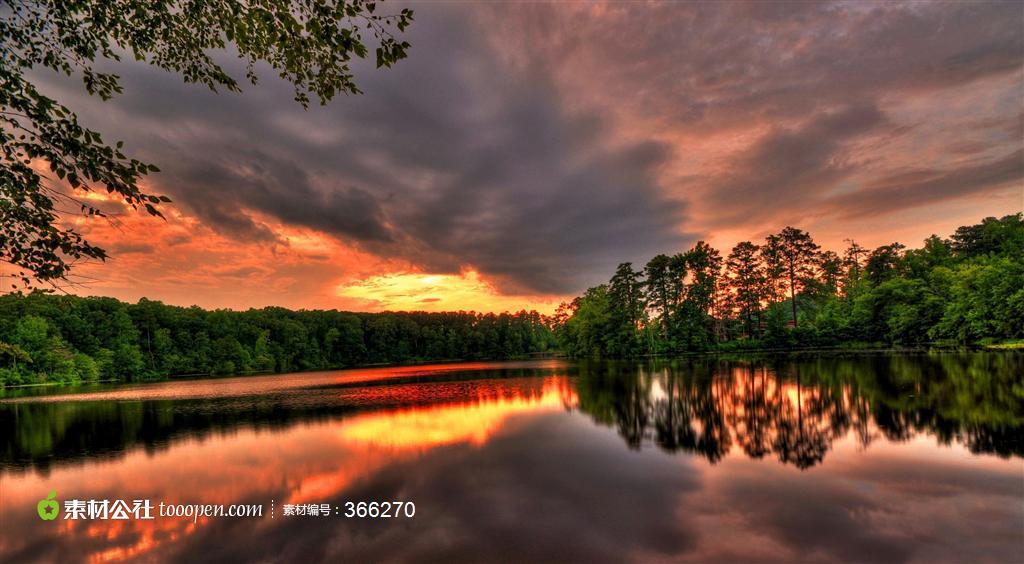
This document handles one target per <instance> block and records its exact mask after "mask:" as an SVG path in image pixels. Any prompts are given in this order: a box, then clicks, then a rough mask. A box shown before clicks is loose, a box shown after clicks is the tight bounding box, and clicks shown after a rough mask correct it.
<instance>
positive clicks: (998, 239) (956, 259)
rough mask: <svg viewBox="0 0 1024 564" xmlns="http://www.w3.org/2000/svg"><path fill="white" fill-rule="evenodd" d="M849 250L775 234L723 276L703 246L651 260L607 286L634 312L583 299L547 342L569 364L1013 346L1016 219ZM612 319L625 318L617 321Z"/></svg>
mask: <svg viewBox="0 0 1024 564" xmlns="http://www.w3.org/2000/svg"><path fill="white" fill-rule="evenodd" d="M848 242H849V247H848V248H847V249H846V250H845V252H844V253H843V255H842V257H841V256H840V255H839V254H838V253H836V252H833V251H820V250H819V246H818V244H817V243H815V242H814V240H813V238H812V237H811V235H810V234H808V233H806V232H804V231H801V230H799V229H795V228H792V227H786V228H785V229H783V230H782V231H781V232H780V233H778V234H772V235H769V236H768V237H767V238H766V239H765V242H764V243H763V244H761V245H757V244H754V243H752V242H750V241H743V242H741V243H739V244H737V245H736V246H735V247H734V248H733V249H732V251H731V252H730V253H729V255H728V257H727V258H726V260H725V261H724V265H723V262H722V260H721V258H720V256H719V254H718V251H716V250H714V249H712V248H711V247H710V246H708V245H707V244H706V243H704V242H698V243H697V244H696V245H695V246H694V247H693V248H692V249H690V250H689V251H687V252H686V253H681V254H676V255H673V256H671V257H670V256H668V255H664V254H662V255H658V256H656V257H654V258H653V259H651V261H650V262H648V263H647V266H646V267H645V268H644V271H643V272H642V273H636V272H633V271H632V268H631V267H629V265H628V264H625V265H621V266H620V267H619V271H618V272H617V273H616V276H615V277H614V278H613V279H612V283H611V284H610V286H609V287H629V288H632V287H635V286H641V287H643V288H645V290H646V291H645V292H644V293H643V295H642V296H641V297H642V302H643V303H641V304H639V305H638V304H637V303H636V302H635V299H634V297H633V296H635V295H637V294H635V293H623V292H621V291H607V289H606V287H605V286H600V287H598V288H592V289H591V290H589V291H588V292H587V293H586V294H585V295H584V296H583V297H582V298H578V299H577V300H576V301H574V302H573V303H572V304H571V306H566V307H565V308H564V310H563V314H564V315H563V316H562V317H559V318H558V319H557V321H558V323H556V327H555V331H556V334H557V335H558V337H559V339H560V342H561V343H562V346H563V348H564V350H565V351H566V352H567V353H569V354H571V355H575V356H580V357H613V358H614V357H628V356H638V355H645V354H659V353H679V352H687V351H705V350H713V349H719V350H740V349H755V348H791V347H807V346H837V345H847V344H850V343H879V344H894V345H913V344H918V343H926V342H933V341H954V342H957V343H964V344H968V343H982V342H986V343H987V342H990V341H993V340H1000V339H1017V338H1021V337H1024V259H1022V257H1024V221H1022V214H1020V213H1018V214H1014V215H1008V216H1005V217H1003V218H1000V219H997V218H991V217H990V218H986V219H984V220H983V221H982V222H981V223H979V224H977V225H971V226H965V227H960V228H959V229H957V230H956V233H955V234H954V235H953V236H952V238H951V239H949V240H947V239H942V238H941V237H938V236H935V235H933V236H931V237H929V238H928V239H926V240H925V241H924V245H923V246H922V247H921V248H920V249H911V250H906V249H905V247H904V246H903V245H902V244H899V243H892V244H888V245H882V246H880V247H878V248H876V249H874V250H870V251H869V250H868V249H865V248H863V247H861V246H860V245H858V244H857V243H856V242H854V241H852V240H848ZM723 266H724V267H723ZM624 280H628V284H626V285H625V286H624V284H625V283H624V282H623V281H624ZM638 307H639V309H640V314H639V315H637V313H636V311H637V308H638ZM622 311H630V312H633V313H631V314H630V315H629V316H627V318H624V320H620V318H619V317H617V316H618V315H619V314H618V313H617V312H622ZM630 333H631V334H630ZM622 343H628V344H629V347H624V346H622V345H621V344H622Z"/></svg>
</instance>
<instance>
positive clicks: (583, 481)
mask: <svg viewBox="0 0 1024 564" xmlns="http://www.w3.org/2000/svg"><path fill="white" fill-rule="evenodd" d="M829 371H831V368H829ZM647 374H648V373H644V372H642V371H640V372H636V373H624V374H619V375H615V374H614V373H612V372H610V371H609V372H603V371H602V372H597V373H593V372H592V373H589V374H588V373H585V372H584V373H581V374H580V377H579V378H576V379H570V378H569V377H567V376H554V377H553V376H550V375H549V374H547V373H545V374H539V375H538V374H534V375H533V376H534V377H527V376H525V375H519V374H517V375H516V377H512V378H493V377H492V378H486V379H479V380H463V379H457V380H453V381H443V382H433V383H429V384H424V383H408V382H406V383H401V384H392V385H387V386H371V387H365V388H346V389H343V390H337V389H333V388H325V389H322V390H315V391H311V392H309V394H308V395H309V397H308V398H306V399H304V400H302V402H311V401H314V399H315V401H316V402H319V403H317V404H316V409H310V410H308V411H303V410H301V409H299V407H298V406H300V405H305V403H302V402H300V403H295V402H296V401H298V399H296V398H295V397H293V396H292V395H285V396H280V397H281V398H282V403H280V404H274V402H273V401H271V400H272V399H273V398H263V399H260V401H261V402H264V401H266V402H270V403H271V404H273V405H270V408H273V409H274V410H275V411H270V412H268V411H263V409H264V408H265V407H266V406H262V407H260V409H257V410H255V411H249V410H251V409H252V406H251V405H249V404H247V403H246V402H244V401H242V400H239V401H242V403H241V404H238V405H236V403H235V400H233V399H232V400H230V401H229V400H224V401H223V402H219V403H216V404H208V403H195V404H193V403H189V402H175V403H160V402H156V404H155V406H154V409H155V410H156V411H155V412H154V413H156V414H155V415H154V413H151V412H150V411H146V410H139V411H130V410H124V411H117V410H114V409H113V408H112V407H110V406H105V407H104V409H105V411H103V412H102V414H100V415H97V414H93V416H92V417H91V418H90V417H88V415H89V414H90V413H91V412H88V411H81V412H79V411H76V410H75V409H71V408H72V407H75V406H74V405H73V404H68V405H66V406H64V407H66V408H68V409H67V410H64V411H57V412H55V413H59V414H63V415H65V416H66V418H67V419H68V420H69V421H71V420H73V418H74V417H78V418H80V419H78V420H75V421H78V423H76V425H78V427H76V426H69V427H66V429H71V430H73V431H74V433H77V434H74V433H71V432H68V433H65V434H66V435H67V437H72V438H73V437H79V438H80V439H81V438H83V437H84V438H90V437H93V435H92V434H85V433H84V432H83V431H82V428H88V425H93V426H95V425H100V424H101V423H102V424H107V423H112V422H117V421H118V418H120V421H121V423H122V425H123V426H122V427H121V429H122V430H123V435H124V436H122V437H121V441H122V442H121V443H120V444H121V447H122V451H121V454H120V456H119V457H118V458H106V459H98V458H90V459H88V460H87V461H85V462H84V463H76V464H67V463H55V464H54V465H53V466H45V465H44V466H35V469H36V471H26V472H22V473H16V474H6V475H3V478H4V480H5V482H4V484H3V486H4V492H3V494H4V496H3V505H2V506H0V518H2V520H3V525H4V527H3V534H0V559H3V560H5V561H17V562H20V561H29V560H41V561H74V560H77V559H84V560H89V559H92V560H96V561H99V560H120V559H132V558H141V559H149V558H155V559H160V560H178V561H214V560H231V561H234V560H264V561H295V560H298V559H302V560H305V561H321V560H326V561H333V560H337V559H339V558H346V559H354V560H357V561H358V560H380V559H382V558H383V559H398V560H429V561H437V560H446V561H450V560H495V559H501V560H519V561H533V560H545V561H547V560H552V559H557V560H572V561H624V560H636V561H651V560H666V559H668V560H676V561H691V562H708V561H716V560H726V561H781V562H789V561H794V560H808V561H821V562H843V561H850V560H858V561H885V562H902V561H908V562H934V561H955V562H961V561H962V562H967V561H970V562H973V561H983V560H990V561H1005V560H1011V559H1012V558H1013V557H1014V556H1015V555H1014V551H1016V552H1018V553H1019V549H1020V547H1021V546H1024V535H1022V531H1021V529H1020V523H1022V522H1024V507H1022V506H1021V504H1020V500H1021V499H1022V498H1024V482H1022V481H1021V470H1022V468H1021V465H1020V460H1019V458H1012V459H1009V460H1007V459H1001V458H999V457H996V456H977V455H975V454H973V453H972V452H970V451H969V448H974V447H973V446H972V443H970V442H967V441H963V438H962V437H963V436H965V435H963V434H962V433H959V432H958V431H957V429H958V427H957V426H956V425H955V423H956V422H957V421H956V420H951V419H934V416H933V415H930V414H932V413H934V412H935V411H937V410H936V409H934V406H938V407H942V408H944V406H945V404H943V403H942V401H944V400H942V398H943V397H944V396H942V395H941V394H939V393H938V392H939V391H942V390H944V389H945V388H943V387H939V385H940V384H941V385H945V382H946V381H943V380H939V381H938V383H937V384H935V385H934V386H933V387H932V388H931V394H930V396H929V398H930V399H929V400H928V401H929V403H925V404H921V405H917V404H909V405H908V404H906V403H903V402H906V401H907V400H905V399H903V396H902V395H900V394H899V388H898V387H894V386H891V385H890V383H889V381H888V380H885V379H882V378H881V377H880V378H879V379H878V382H879V384H878V385H877V388H875V389H871V388H867V390H868V391H870V392H871V394H870V395H869V394H866V393H865V389H861V390H859V391H858V390H854V389H853V388H851V387H849V386H845V385H843V386H840V385H833V386H828V385H824V384H821V383H818V382H816V383H807V381H806V380H805V381H804V384H803V385H798V384H796V383H795V382H794V381H792V380H786V379H781V378H777V377H775V376H774V375H773V374H772V373H771V372H770V371H763V370H758V371H754V372H750V371H734V370H733V371H727V372H725V376H724V377H723V376H718V377H716V378H708V379H701V378H694V379H688V378H687V377H677V376H676V375H673V374H672V373H671V372H669V371H664V370H662V371H654V372H651V373H649V374H650V377H648V376H647ZM536 376H540V377H536ZM812 382H813V381H812ZM868 383H870V382H868ZM860 385H861V386H865V387H866V385H867V384H866V383H865V381H863V380H862V381H861V382H860ZM889 389H893V390H894V391H893V392H891V393H890V392H889V391H888V390H889ZM872 390H873V391H872ZM925 391H928V390H927V389H926V390H925ZM883 392H884V393H887V394H889V396H886V395H883ZM275 397H277V396H275ZM868 397H870V401H869V400H868ZM299 399H301V398H299ZM247 401H249V402H252V401H254V400H251V399H250V400H247ZM325 401H335V402H341V403H340V404H339V405H342V404H343V406H344V408H343V409H342V408H338V407H337V406H335V409H327V410H323V409H322V403H323V402H325ZM353 403H356V404H360V405H362V404H365V405H366V407H363V408H361V409H360V410H355V411H353V410H352V409H351V408H350V407H348V406H350V405H352V404H353ZM147 405H148V404H147ZM374 405H376V406H387V407H386V408H384V409H381V408H379V407H378V408H377V409H372V406H374ZM994 405H995V407H999V404H994ZM229 406H230V407H231V408H230V409H228V407H229ZM896 406H902V407H901V409H896ZM984 407H985V409H988V411H985V414H989V413H990V412H991V413H996V414H998V415H1000V418H1006V417H1008V416H1006V415H1004V414H1003V411H993V410H992V407H993V405H989V404H986V405H985V406H984ZM51 408H52V409H56V408H53V406H52V405H51V406H50V407H47V409H51ZM108 408H109V409H108ZM165 408H166V409H173V411H172V412H171V411H169V412H167V414H168V415H170V414H173V415H174V416H175V417H182V416H183V414H185V413H186V412H187V415H185V416H184V417H185V418H184V419H173V420H171V421H170V424H173V425H170V424H169V425H163V423H160V424H159V425H157V423H155V422H158V420H159V418H160V416H161V415H160V413H163V412H161V411H160V410H161V409H165ZM18 409H20V410H21V411H20V412H19V413H20V416H21V417H22V418H23V419H22V420H23V421H28V420H27V419H24V417H25V416H26V414H28V413H29V405H25V404H20V407H18ZM339 409H340V410H339ZM1000 409H1002V408H1000ZM1007 410H1008V411H1007ZM278 411H284V412H287V413H288V414H290V415H289V417H285V418H281V419H274V418H276V417H280V416H281V415H280V414H279V413H278ZM1004 411H1006V412H1007V413H1009V414H1010V415H1013V413H1015V412H1013V411H1012V410H1010V409H1009V408H1006V409H1004ZM41 413H42V414H43V415H49V414H51V411H42V412H41ZM115 415H116V417H115ZM970 415H972V417H974V416H975V415H976V414H973V413H972V414H970ZM133 416H138V417H139V418H140V419H141V420H142V421H143V424H141V425H140V426H138V427H134V426H131V425H129V424H128V423H130V422H131V421H130V419H131V417H133ZM928 417H933V419H929V418H928ZM222 419H228V420H230V421H233V423H231V424H229V425H224V426H219V425H220V423H219V422H220V421H221V420H222ZM32 420H35V419H32ZM1000 420H1002V419H1000ZM266 421H279V422H280V424H278V425H276V426H274V425H270V426H269V428H270V429H271V430H269V431H268V430H267V429H268V426H267V425H265V422H266ZM594 422H598V423H600V424H599V425H594ZM183 424H186V425H185V427H186V428H187V429H189V430H190V431H189V432H190V433H193V434H185V435H179V436H173V435H172V436H170V438H166V437H168V435H164V434H162V433H164V427H165V426H167V427H174V428H179V427H181V426H182V425H183ZM152 425H157V426H156V428H153V427H151V426H152ZM883 425H884V426H883ZM204 429H218V430H219V432H216V433H207V434H205V435H196V434H194V433H195V432H196V431H197V430H199V431H201V430H204ZM980 429H981V431H984V432H986V433H988V434H990V435H991V436H993V437H995V440H998V439H1000V437H1002V436H1003V435H1001V434H999V432H1001V431H999V428H998V427H996V426H994V425H989V426H987V427H984V426H983V427H980ZM981 431H979V432H981ZM997 431H998V432H997ZM932 433H935V434H932ZM801 434H802V435H801ZM936 435H938V437H939V440H938V444H936ZM53 437H54V440H58V439H59V440H66V439H64V438H63V437H62V436H60V435H57V434H54V435H53ZM153 437H164V445H165V446H164V447H162V448H159V449H157V448H153V447H152V443H151V441H152V438H153ZM806 437H812V438H813V437H821V438H823V439H824V440H825V442H824V443H822V445H823V448H825V449H826V450H827V453H828V456H827V457H824V452H825V451H824V450H822V451H821V452H820V453H818V452H817V451H815V452H812V453H811V455H813V457H809V458H807V459H808V460H813V461H814V464H813V466H805V465H800V464H794V463H792V459H788V458H786V457H782V456H778V457H776V456H769V455H771V454H778V450H779V449H780V448H781V447H782V446H785V445H786V444H787V443H786V442H787V441H789V442H791V443H792V444H794V445H798V444H800V441H801V440H806ZM866 438H867V439H872V438H873V440H874V442H873V443H871V445H870V448H867V447H866V445H867V443H868V442H870V441H867V440H865V439H866ZM624 439H625V441H626V444H627V445H629V446H631V447H636V448H633V449H627V448H624V445H623V440H624ZM652 443H653V444H654V445H657V447H658V448H649V447H651V446H652ZM26 444H29V443H26ZM140 444H144V445H146V449H141V448H138V446H139V445H140ZM965 444H966V446H965ZM987 444H988V443H987ZM991 444H994V445H995V446H997V447H999V448H1006V447H1004V446H1003V445H1002V443H999V442H994V443H991ZM51 448H52V447H51ZM787 448H788V447H787ZM794 448H795V447H794ZM759 453H760V456H758V454H759ZM819 454H820V456H819ZM804 455H806V453H804ZM807 456H810V455H807ZM823 457H824V458H823ZM77 461H78V462H81V456H80V455H79V459H78V460H77ZM52 488H55V489H57V490H58V492H60V495H61V497H62V498H64V499H66V498H67V497H68V496H73V497H78V498H136V497H139V498H150V499H154V500H162V501H167V502H175V501H180V502H191V503H252V502H264V503H265V502H268V501H269V500H270V499H274V500H276V502H277V504H278V509H279V510H280V504H282V503H300V502H317V503H319V502H330V503H332V504H335V505H337V504H340V503H341V502H343V501H345V500H375V499H377V500H380V499H386V500H412V501H414V502H415V503H416V506H417V515H416V518H414V519H412V520H398V521H393V520H389V521H384V522H380V521H369V520H365V521H349V520H344V519H341V518H331V519H327V520H317V521H316V522H310V521H308V520H301V519H284V518H281V516H280V514H279V515H278V518H276V519H274V520H269V519H263V520H245V519H241V520H232V519H202V520H200V521H199V523H198V524H196V525H193V524H192V523H191V522H190V521H189V520H184V519H165V520H156V521H153V522H129V523H111V522H96V523H71V522H63V521H62V522H59V524H57V525H56V526H48V524H46V523H42V522H40V521H39V520H38V519H37V518H36V517H35V516H34V514H33V509H32V508H33V507H34V504H35V501H36V500H37V499H38V498H39V496H40V495H41V494H42V493H44V492H46V491H48V490H49V489H52ZM55 532H56V533H59V534H58V537H59V538H58V542H53V540H54V536H53V535H54V533H55Z"/></svg>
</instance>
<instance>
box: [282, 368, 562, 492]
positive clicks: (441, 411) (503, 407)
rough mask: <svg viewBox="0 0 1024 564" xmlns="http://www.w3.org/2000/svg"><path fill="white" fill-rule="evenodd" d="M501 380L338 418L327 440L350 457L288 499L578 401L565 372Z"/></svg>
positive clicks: (305, 480)
mask: <svg viewBox="0 0 1024 564" xmlns="http://www.w3.org/2000/svg"><path fill="white" fill-rule="evenodd" d="M505 383H506V384H507V387H503V388H502V389H501V391H494V390H492V391H480V392H479V393H478V395H477V397H476V399H475V400H473V401H466V402H452V403H445V404H441V405H428V406H416V407H409V408H402V409H397V410H393V411H384V412H377V413H370V414H366V415H360V416H357V417H354V418H351V419H347V420H345V421H343V422H342V424H341V426H340V428H339V429H337V432H336V433H335V435H334V437H333V439H334V441H336V444H337V445H338V446H339V447H341V448H343V449H344V450H345V451H346V452H347V453H352V454H353V456H349V457H346V459H345V460H339V461H338V462H337V463H336V464H334V465H332V466H331V467H330V468H328V469H326V471H325V472H319V473H313V474H307V475H305V476H303V477H302V478H301V480H300V481H299V482H298V483H297V484H292V485H290V489H291V492H290V495H289V496H288V503H303V502H310V501H315V500H321V499H326V498H329V497H332V496H335V495H337V494H339V493H340V492H343V491H344V490H345V489H347V488H348V487H349V485H350V484H351V483H352V482H353V481H355V480H357V479H359V478H361V477H363V476H367V475H370V474H372V473H373V472H375V471H377V470H378V469H380V468H383V467H384V466H387V465H389V464H394V463H395V462H400V461H407V460H410V459H413V458H415V457H417V456H420V455H422V454H424V453H426V452H427V451H429V450H431V449H434V448H438V447H442V446H448V445H454V444H460V443H464V444H472V445H475V446H482V445H483V444H485V443H486V442H487V441H488V440H489V439H490V438H491V437H492V436H493V435H494V434H495V433H496V432H498V431H499V430H500V429H501V428H502V426H503V425H505V423H506V422H507V421H508V419H509V418H510V417H513V416H516V415H522V414H527V413H537V412H543V411H552V410H559V409H570V408H573V407H576V406H577V405H578V404H579V397H578V396H577V394H576V390H574V389H573V388H572V387H571V386H570V384H569V381H568V379H566V378H565V377H551V378H545V379H544V380H543V381H541V383H540V386H537V385H536V384H537V381H525V382H524V381H518V382H517V381H515V380H508V381H506V382H505ZM396 389H400V388H396ZM421 389H422V387H421V386H417V387H415V388H410V393H422V391H421ZM414 390H415V391H414ZM436 391H437V393H438V394H439V395H442V394H443V392H442V391H441V390H436Z"/></svg>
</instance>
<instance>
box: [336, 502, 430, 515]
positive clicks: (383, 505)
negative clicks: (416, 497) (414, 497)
mask: <svg viewBox="0 0 1024 564" xmlns="http://www.w3.org/2000/svg"><path fill="white" fill-rule="evenodd" d="M344 515H345V517H353V518H358V519H395V518H399V517H412V516H413V515H416V504H415V503H413V502H411V501H346V502H345V513H344Z"/></svg>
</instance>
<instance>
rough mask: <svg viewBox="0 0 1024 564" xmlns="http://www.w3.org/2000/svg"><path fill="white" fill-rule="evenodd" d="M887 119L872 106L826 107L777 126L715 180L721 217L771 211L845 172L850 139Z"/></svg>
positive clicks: (848, 166) (735, 218) (749, 216)
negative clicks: (798, 122)
mask: <svg viewBox="0 0 1024 564" xmlns="http://www.w3.org/2000/svg"><path fill="white" fill-rule="evenodd" d="M883 124H885V117H884V116H883V115H882V114H881V112H879V110H878V108H876V107H874V106H860V107H852V108H844V109H842V110H840V111H837V112H829V113H822V114H819V115H818V116H816V117H815V119H813V120H811V121H810V122H808V123H806V124H804V125H803V126H802V127H798V128H793V129H783V128H777V129H775V130H774V131H773V132H772V133H769V134H767V135H765V136H764V137H763V138H762V139H761V140H760V141H758V142H757V143H755V144H754V145H753V147H751V148H750V149H749V150H748V151H747V152H746V153H745V154H743V155H741V156H740V157H738V158H737V159H736V160H735V164H734V167H733V169H732V170H730V171H729V172H728V173H726V174H725V175H723V176H722V177H720V178H718V179H715V180H713V181H712V182H713V184H714V185H715V186H716V190H715V191H714V192H713V197H714V200H715V201H716V203H717V204H718V205H719V206H721V207H722V209H723V210H728V211H727V212H725V211H723V213H722V217H721V221H722V222H723V223H735V222H737V221H740V220H742V219H757V218H759V217H761V216H762V214H771V213H773V212H774V211H775V206H777V205H778V204H780V203H784V202H789V203H791V204H792V203H796V202H803V201H806V199H807V198H814V197H816V196H818V192H819V191H821V190H822V189H824V188H827V187H829V186H830V185H832V184H834V183H835V182H837V181H838V180H840V179H842V178H844V177H846V176H847V175H848V174H850V172H851V171H852V170H853V169H854V168H855V167H856V163H851V162H849V161H848V160H847V159H846V158H844V155H845V151H844V149H845V148H846V146H847V142H848V141H850V140H853V139H856V138H857V137H859V136H861V135H864V134H866V133H869V132H871V131H872V130H874V129H876V128H878V127H879V126H881V125H883Z"/></svg>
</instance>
